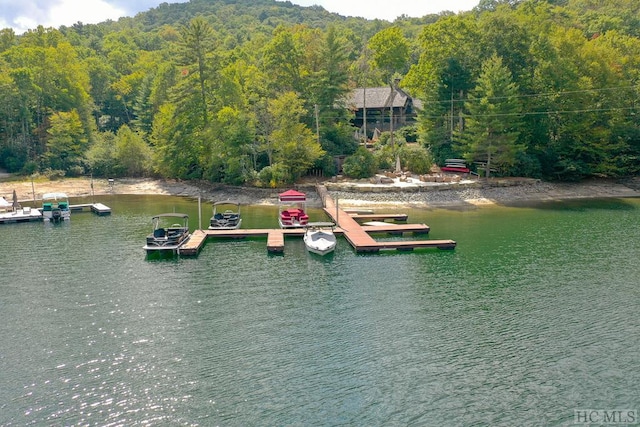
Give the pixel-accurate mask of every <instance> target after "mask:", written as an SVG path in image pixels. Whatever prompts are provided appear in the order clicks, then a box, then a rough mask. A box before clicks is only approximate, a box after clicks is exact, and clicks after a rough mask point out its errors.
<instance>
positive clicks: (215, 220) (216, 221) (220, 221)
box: [209, 201, 242, 230]
mask: <svg viewBox="0 0 640 427" xmlns="http://www.w3.org/2000/svg"><path fill="white" fill-rule="evenodd" d="M218 209H219V210H220V211H218ZM240 224H242V218H241V217H240V203H238V202H232V201H224V202H216V203H214V204H213V216H212V217H211V219H210V220H209V230H234V229H236V228H240Z"/></svg>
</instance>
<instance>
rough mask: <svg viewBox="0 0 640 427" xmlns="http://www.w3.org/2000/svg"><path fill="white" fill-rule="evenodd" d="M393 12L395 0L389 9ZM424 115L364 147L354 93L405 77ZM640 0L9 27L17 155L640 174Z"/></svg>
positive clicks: (257, 7)
mask: <svg viewBox="0 0 640 427" xmlns="http://www.w3.org/2000/svg"><path fill="white" fill-rule="evenodd" d="M390 7H392V4H391V5H390ZM398 79H399V81H400V86H401V87H402V88H403V90H405V91H406V92H407V93H409V94H411V96H412V97H414V98H415V99H418V100H420V101H421V104H422V108H421V109H420V110H419V112H418V119H417V124H416V125H415V126H413V127H412V128H408V129H407V128H405V129H401V130H398V131H397V135H394V137H391V138H390V137H389V135H384V134H383V135H382V136H381V137H380V138H379V139H378V140H377V141H376V142H375V144H373V149H365V148H364V147H363V145H362V144H361V142H362V141H358V140H356V139H355V138H354V134H355V132H354V131H355V128H354V127H353V126H352V118H353V117H352V116H353V112H352V111H351V110H350V109H349V105H347V103H346V102H345V99H347V96H348V94H349V93H350V91H352V90H353V89H354V88H356V87H364V86H367V87H381V86H389V85H390V84H392V83H391V82H393V81H396V80H398ZM639 79H640V2H638V1H637V0H521V1H517V0H480V1H479V3H478V6H477V7H476V8H475V9H474V10H472V11H469V12H465V13H459V14H454V13H450V12H448V13H441V14H438V15H429V16H425V17H423V18H409V17H406V16H401V17H400V18H398V19H396V20H395V21H394V22H388V21H383V20H373V21H371V20H365V19H361V18H346V17H342V16H340V15H337V14H332V13H329V12H327V11H325V10H324V9H323V8H322V7H319V6H313V7H306V8H305V7H300V6H296V5H293V4H291V3H290V2H276V1H275V0H190V1H189V2H188V3H178V4H168V3H163V4H161V5H160V6H158V7H157V8H155V9H151V10H149V11H147V12H144V13H140V14H138V15H136V16H135V17H126V18H121V19H120V20H118V21H117V22H114V21H107V22H103V23H100V24H96V25H85V24H82V23H77V24H75V25H73V26H70V27H66V26H63V27H60V28H58V29H54V28H43V27H38V28H35V29H33V30H30V31H28V32H26V33H25V34H22V35H16V34H15V33H14V31H13V30H11V29H3V30H0V167H2V168H4V169H6V170H7V171H9V172H19V173H24V174H26V175H30V174H41V175H47V176H50V177H56V176H65V175H66V176H79V175H88V174H92V175H93V176H104V177H116V176H160V177H167V178H178V179H202V180H208V181H211V182H224V183H229V184H257V185H270V186H276V185H280V184H284V183H290V182H294V181H295V180H296V179H298V178H299V177H301V176H304V175H305V174H307V173H309V171H311V170H314V171H316V172H317V171H322V172H323V174H324V175H325V176H330V175H332V174H334V173H336V170H335V168H336V165H335V161H334V158H335V156H346V160H345V173H349V174H351V175H353V176H366V175H367V174H369V173H371V172H372V171H375V170H376V169H378V168H390V167H391V165H392V164H393V163H394V159H396V157H399V158H400V159H401V160H402V164H403V165H405V166H406V167H408V168H410V169H412V170H414V169H415V170H414V171H415V172H418V173H420V172H421V171H423V170H425V169H426V170H428V168H429V167H430V165H431V164H432V163H437V164H440V163H441V162H442V161H443V160H444V159H445V158H450V157H456V158H457V157H462V158H465V159H466V160H467V161H468V162H469V163H471V164H473V163H474V162H478V163H481V164H484V165H485V166H486V171H487V173H488V171H492V173H493V174H497V175H502V176H516V175H517V176H530V177H540V178H545V179H557V180H578V179H582V178H584V177H592V176H605V177H621V176H629V175H635V174H638V172H639V170H640V161H639V157H640V121H639V120H638V116H637V114H638V112H639V108H640V106H639V105H638V102H639V101H640V99H639V97H638V94H639V89H640V86H639Z"/></svg>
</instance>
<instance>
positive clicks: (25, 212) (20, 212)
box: [0, 208, 42, 224]
mask: <svg viewBox="0 0 640 427" xmlns="http://www.w3.org/2000/svg"><path fill="white" fill-rule="evenodd" d="M32 221H42V213H41V212H40V211H39V210H38V209H31V208H19V209H16V210H14V211H11V212H2V213H0V224H10V223H18V222H32Z"/></svg>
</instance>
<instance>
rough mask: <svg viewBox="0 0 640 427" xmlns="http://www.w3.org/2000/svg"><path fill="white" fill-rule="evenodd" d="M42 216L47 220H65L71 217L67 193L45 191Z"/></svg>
mask: <svg viewBox="0 0 640 427" xmlns="http://www.w3.org/2000/svg"><path fill="white" fill-rule="evenodd" d="M42 218H43V219H44V221H46V222H55V223H58V222H64V221H69V220H70V219H71V209H70V208H69V197H67V195H66V193H45V194H43V195H42Z"/></svg>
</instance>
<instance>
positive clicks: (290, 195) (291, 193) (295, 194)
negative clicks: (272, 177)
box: [278, 190, 307, 202]
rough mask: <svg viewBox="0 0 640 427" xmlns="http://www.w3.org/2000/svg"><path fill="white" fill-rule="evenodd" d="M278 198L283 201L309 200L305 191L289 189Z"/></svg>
mask: <svg viewBox="0 0 640 427" xmlns="http://www.w3.org/2000/svg"><path fill="white" fill-rule="evenodd" d="M278 198H279V199H280V201H281V202H304V201H305V200H307V196H306V195H305V194H304V193H300V192H299V191H296V190H287V191H285V192H284V193H280V194H279V195H278Z"/></svg>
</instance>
